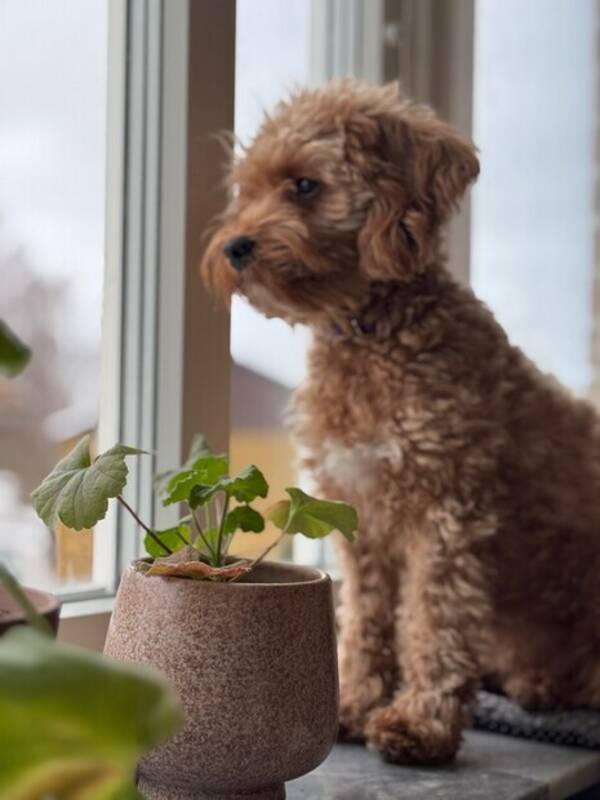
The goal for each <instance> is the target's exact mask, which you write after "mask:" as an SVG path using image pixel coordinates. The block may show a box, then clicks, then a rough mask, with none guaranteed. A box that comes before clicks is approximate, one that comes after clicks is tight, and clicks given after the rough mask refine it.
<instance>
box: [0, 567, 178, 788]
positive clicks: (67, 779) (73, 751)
mask: <svg viewBox="0 0 600 800" xmlns="http://www.w3.org/2000/svg"><path fill="white" fill-rule="evenodd" d="M0 585H4V586H5V588H6V589H8V591H9V592H10V593H11V594H12V596H13V597H14V598H15V600H16V601H17V602H18V603H19V605H20V606H21V608H22V610H23V613H24V616H25V617H26V619H27V620H28V623H29V624H28V625H19V626H15V627H14V628H12V629H11V630H9V631H8V633H6V634H5V635H4V636H3V637H2V639H0V731H2V747H0V797H4V798H11V800H38V799H39V798H48V799H49V800H51V799H52V798H56V800H58V798H60V800H134V799H135V798H140V795H139V794H138V793H137V791H136V789H135V771H136V764H137V761H138V760H139V758H140V756H141V755H143V754H144V753H146V752H147V751H149V750H151V749H152V748H153V747H155V746H157V745H159V744H162V742H164V741H166V740H167V739H168V738H169V737H170V736H172V735H173V734H174V733H176V732H177V730H179V728H180V727H181V725H182V724H183V714H182V711H181V707H180V704H179V700H178V699H177V697H176V695H175V693H174V691H173V689H172V688H171V687H170V686H169V685H168V684H167V683H166V681H165V680H164V679H163V678H162V677H161V676H160V675H159V673H157V672H154V671H153V670H150V669H147V668H141V667H133V666H129V665H127V666H126V665H124V664H119V663H117V662H115V661H112V660H111V659H107V658H102V657H101V656H100V655H97V654H96V653H91V652H89V651H86V650H83V649H81V648H77V647H72V646H68V645H64V644H61V643H59V642H56V641H54V640H53V638H52V636H51V631H50V629H49V626H48V625H47V623H46V621H45V619H44V618H43V617H41V616H40V615H38V614H37V612H36V611H35V609H34V608H33V607H32V606H31V604H30V603H29V601H28V599H27V596H26V595H25V593H24V592H23V590H22V589H21V588H20V586H19V585H18V583H17V582H16V580H15V579H14V578H13V577H12V576H11V575H10V573H9V572H8V571H7V570H6V569H5V568H4V567H3V566H2V565H1V564H0ZM140 800H141V798H140Z"/></svg>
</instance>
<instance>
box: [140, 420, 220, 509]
mask: <svg viewBox="0 0 600 800" xmlns="http://www.w3.org/2000/svg"><path fill="white" fill-rule="evenodd" d="M206 458H215V459H226V460H227V466H226V468H225V471H224V472H223V474H224V475H226V474H227V472H228V471H229V462H228V459H227V456H226V455H225V454H223V453H221V454H219V455H215V454H213V453H212V451H211V449H210V447H209V446H208V444H207V443H206V439H205V438H204V436H203V435H202V434H201V433H196V434H195V435H194V438H193V439H192V444H191V447H190V451H189V453H188V456H187V458H186V460H185V462H184V463H183V465H182V466H181V467H180V468H179V469H169V470H167V471H166V472H161V473H160V474H159V475H156V476H155V479H154V480H155V484H156V487H157V489H158V490H159V491H161V492H162V491H164V490H165V487H166V485H167V483H168V482H169V481H170V479H171V478H173V477H175V476H176V475H178V474H179V473H182V472H189V471H191V470H193V469H194V467H195V466H196V465H197V464H198V461H199V460H200V459H206ZM219 477H220V476H219ZM184 499H185V498H184Z"/></svg>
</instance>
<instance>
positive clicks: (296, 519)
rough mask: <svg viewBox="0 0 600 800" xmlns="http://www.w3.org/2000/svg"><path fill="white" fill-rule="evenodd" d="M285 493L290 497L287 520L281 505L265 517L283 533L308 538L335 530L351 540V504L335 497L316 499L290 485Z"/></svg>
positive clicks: (353, 523)
mask: <svg viewBox="0 0 600 800" xmlns="http://www.w3.org/2000/svg"><path fill="white" fill-rule="evenodd" d="M286 492H287V493H288V494H289V496H290V498H291V503H290V504H289V509H288V516H287V519H285V507H284V506H283V505H281V506H280V507H279V508H278V509H276V510H275V512H273V511H272V510H271V513H270V515H269V516H268V519H270V520H271V522H273V523H274V524H275V525H277V527H279V528H281V530H285V531H286V533H301V534H302V535H303V536H306V537H308V538H309V539H321V538H322V537H323V536H327V535H328V534H330V533H331V532H332V531H334V530H337V531H340V533H342V534H343V535H344V536H345V537H346V539H348V541H350V542H352V541H354V532H355V531H356V529H357V528H358V515H357V513H356V510H355V509H354V508H353V507H352V506H350V505H348V504H347V503H342V502H339V501H335V500H318V499H317V498H316V497H311V496H310V495H309V494H306V493H305V492H303V491H302V490H301V489H295V488H293V487H290V488H288V489H286ZM283 502H284V503H285V502H287V501H283ZM281 523H283V525H282V524H281Z"/></svg>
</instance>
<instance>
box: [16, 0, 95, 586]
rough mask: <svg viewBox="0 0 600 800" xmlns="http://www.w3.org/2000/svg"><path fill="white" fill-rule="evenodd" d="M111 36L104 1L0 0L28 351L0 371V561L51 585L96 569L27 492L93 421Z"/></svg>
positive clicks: (87, 545)
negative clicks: (9, 373)
mask: <svg viewBox="0 0 600 800" xmlns="http://www.w3.org/2000/svg"><path fill="white" fill-rule="evenodd" d="M106 37H107V3H106V2H105V0H86V1H85V2H81V0H61V2H60V3H55V2H54V3H49V2H47V0H2V2H0V75H2V81H1V82H0V174H1V175H2V180H1V181H0V273H1V288H0V318H3V319H5V320H6V321H7V322H8V323H9V325H11V327H12V328H13V329H14V330H15V331H16V332H17V333H18V335H19V336H20V337H21V338H22V339H23V340H24V341H25V342H26V343H27V344H28V345H29V346H30V347H31V348H32V350H33V357H32V361H31V363H30V365H29V366H28V368H27V369H26V371H25V372H24V373H23V375H21V376H20V377H18V378H16V379H13V380H10V381H9V380H2V379H0V559H1V560H2V561H3V562H5V563H7V564H8V565H9V567H11V568H12V569H13V570H14V571H15V573H16V574H17V576H18V577H19V578H20V579H22V580H23V581H24V582H25V583H27V584H30V585H31V584H34V585H36V586H40V587H48V588H54V589H57V588H66V587H69V588H72V587H73V586H76V585H81V584H86V583H88V582H89V581H90V580H91V579H92V574H93V533H92V532H88V533H74V532H71V531H68V530H65V529H64V528H62V527H60V526H59V527H58V529H57V530H56V531H53V532H50V531H48V530H47V529H46V528H45V526H44V525H43V524H42V523H41V522H40V521H39V520H38V519H37V517H36V516H35V514H34V512H33V510H32V508H31V503H30V500H29V494H30V492H31V490H32V489H33V488H34V487H35V486H36V485H37V484H38V483H39V482H40V480H41V479H42V478H43V477H44V476H45V475H46V474H47V472H48V471H49V470H50V469H51V467H52V466H53V464H54V463H55V462H56V461H57V460H58V459H59V458H60V457H61V456H63V455H64V454H65V453H66V452H67V451H68V450H69V449H70V447H71V446H72V445H73V443H74V442H75V441H76V440H77V439H78V438H79V437H80V436H81V435H82V434H84V433H86V432H92V433H93V432H94V431H95V428H96V424H97V420H98V400H99V373H100V317H101V307H102V278H103V238H104V195H105V187H104V181H105V177H104V173H105V125H106V111H105V109H106V69H107V57H106V51H107V42H106Z"/></svg>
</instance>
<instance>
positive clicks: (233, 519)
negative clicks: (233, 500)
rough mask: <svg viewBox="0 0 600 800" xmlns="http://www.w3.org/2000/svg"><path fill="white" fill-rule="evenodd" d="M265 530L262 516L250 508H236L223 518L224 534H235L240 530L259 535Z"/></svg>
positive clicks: (244, 506) (245, 506)
mask: <svg viewBox="0 0 600 800" xmlns="http://www.w3.org/2000/svg"><path fill="white" fill-rule="evenodd" d="M264 529H265V521H264V519H263V516H262V514H259V513H258V511H256V510H255V509H254V508H251V507H250V506H247V505H243V506H236V507H235V508H234V509H233V510H232V511H230V512H229V513H228V514H227V517H226V518H225V533H227V534H230V533H235V532H236V531H237V530H242V531H246V532H250V531H251V532H252V533H261V532H262V531H264Z"/></svg>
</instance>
